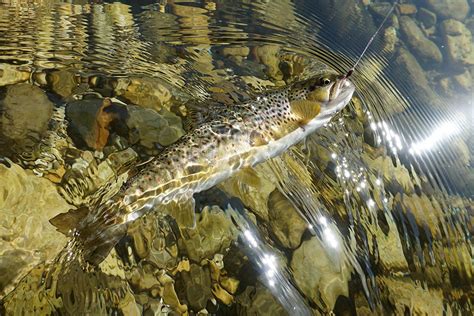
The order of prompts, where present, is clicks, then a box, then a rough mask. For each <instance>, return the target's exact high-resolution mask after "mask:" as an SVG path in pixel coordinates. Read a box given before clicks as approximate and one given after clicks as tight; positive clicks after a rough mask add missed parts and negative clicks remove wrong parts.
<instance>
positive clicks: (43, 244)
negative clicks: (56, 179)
mask: <svg viewBox="0 0 474 316" xmlns="http://www.w3.org/2000/svg"><path fill="white" fill-rule="evenodd" d="M11 165H12V166H11V167H10V168H7V167H5V166H4V165H2V164H0V179H2V181H1V182H0V296H2V295H4V294H5V293H6V292H8V291H10V290H11V289H12V287H13V285H14V284H15V283H16V282H17V281H18V280H19V279H20V278H21V277H23V276H24V275H25V274H26V272H27V271H29V270H30V269H31V268H32V267H34V266H35V265H37V264H38V263H40V262H42V261H46V260H48V259H52V257H53V256H55V255H56V253H57V252H58V251H59V250H60V249H61V248H62V247H63V246H64V244H65V242H66V237H65V236H63V235H62V234H61V233H59V232H57V231H56V229H55V228H54V226H52V225H51V224H50V223H49V219H50V218H51V217H54V216H56V215H57V214H59V213H62V212H65V211H67V210H68V209H70V208H71V206H70V205H68V204H67V203H66V201H65V200H64V199H63V198H62V197H61V196H60V195H59V194H58V193H57V191H56V188H55V187H54V185H53V184H52V183H51V182H49V181H48V180H46V179H43V178H38V177H37V176H35V175H33V174H32V172H31V171H25V170H23V169H22V168H21V167H19V166H18V165H15V164H11Z"/></svg>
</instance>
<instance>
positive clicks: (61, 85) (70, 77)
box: [46, 70, 80, 98]
mask: <svg viewBox="0 0 474 316" xmlns="http://www.w3.org/2000/svg"><path fill="white" fill-rule="evenodd" d="M46 81H47V82H48V84H49V86H50V88H51V90H52V91H53V92H54V93H56V94H59V95H60V96H62V97H63V98H66V97H69V96H70V95H72V94H73V92H74V90H75V89H76V87H77V86H78V84H79V83H80V78H79V77H78V76H76V75H75V74H74V73H73V72H70V71H67V70H58V71H54V72H52V73H50V74H48V75H47V76H46Z"/></svg>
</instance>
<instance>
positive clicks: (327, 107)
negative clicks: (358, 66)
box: [289, 72, 355, 120]
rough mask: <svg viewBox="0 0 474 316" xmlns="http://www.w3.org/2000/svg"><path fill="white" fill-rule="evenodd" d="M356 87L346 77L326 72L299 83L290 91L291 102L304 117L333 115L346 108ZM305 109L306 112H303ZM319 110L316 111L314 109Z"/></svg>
mask: <svg viewBox="0 0 474 316" xmlns="http://www.w3.org/2000/svg"><path fill="white" fill-rule="evenodd" d="M354 90H355V87H354V84H353V83H352V82H351V81H350V80H349V79H348V78H347V76H346V75H340V74H337V73H333V72H326V73H322V74H318V75H315V76H314V77H312V78H310V79H307V80H304V81H299V82H297V83H295V84H293V86H292V87H290V89H289V101H290V104H291V105H294V106H292V109H293V108H294V109H295V110H296V111H298V112H299V114H300V116H301V113H303V115H306V116H308V115H312V116H313V117H306V118H305V119H308V120H310V119H312V118H314V116H315V115H320V114H322V115H325V116H326V115H328V116H329V115H333V114H335V113H336V112H338V111H340V110H341V109H342V108H344V107H345V106H346V105H347V104H348V103H349V101H350V100H351V98H352V94H353V93H354ZM302 107H304V110H302ZM311 108H314V109H317V110H314V109H311Z"/></svg>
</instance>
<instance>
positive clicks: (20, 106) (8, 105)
mask: <svg viewBox="0 0 474 316" xmlns="http://www.w3.org/2000/svg"><path fill="white" fill-rule="evenodd" d="M0 109H1V110H2V111H1V112H0V132H1V134H2V135H3V137H4V138H7V139H8V140H10V141H12V142H14V146H15V147H17V150H18V151H19V150H26V149H28V148H30V149H29V151H31V147H32V146H33V145H34V144H35V143H36V142H37V141H39V140H40V139H41V137H42V135H43V134H44V132H45V131H46V129H47V127H48V122H49V120H50V118H51V116H52V114H53V103H52V102H51V101H49V99H48V97H47V96H46V94H45V93H44V92H43V90H41V89H40V88H38V87H36V86H32V85H29V84H26V83H22V84H17V85H12V86H8V87H7V88H6V91H5V97H4V98H3V99H2V100H0Z"/></svg>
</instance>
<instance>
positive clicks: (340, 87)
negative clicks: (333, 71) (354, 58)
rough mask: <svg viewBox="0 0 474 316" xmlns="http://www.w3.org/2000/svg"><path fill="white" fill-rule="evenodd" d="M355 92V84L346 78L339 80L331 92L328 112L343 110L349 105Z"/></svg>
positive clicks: (342, 77) (333, 85) (341, 77)
mask: <svg viewBox="0 0 474 316" xmlns="http://www.w3.org/2000/svg"><path fill="white" fill-rule="evenodd" d="M354 91H355V86H354V84H353V83H352V82H351V81H350V80H349V79H347V77H346V76H340V77H339V78H337V79H336V81H335V82H334V83H333V84H332V86H331V88H330V90H329V100H328V103H327V107H326V108H327V110H328V111H330V112H331V113H334V112H336V111H339V110H341V109H342V108H343V107H345V106H346V105H347V103H349V101H350V100H351V98H352V95H353V94H354Z"/></svg>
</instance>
